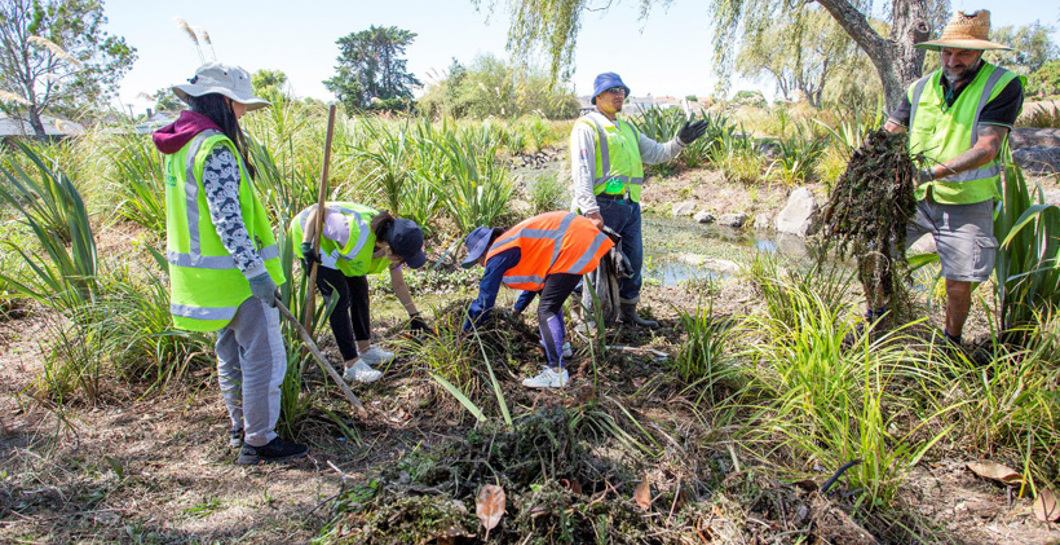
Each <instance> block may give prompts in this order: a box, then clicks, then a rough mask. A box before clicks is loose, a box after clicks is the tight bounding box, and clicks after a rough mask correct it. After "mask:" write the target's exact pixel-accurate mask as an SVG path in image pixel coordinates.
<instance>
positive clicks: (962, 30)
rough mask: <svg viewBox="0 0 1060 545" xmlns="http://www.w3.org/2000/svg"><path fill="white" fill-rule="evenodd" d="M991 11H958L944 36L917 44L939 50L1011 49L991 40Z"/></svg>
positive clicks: (947, 25) (922, 47) (943, 33)
mask: <svg viewBox="0 0 1060 545" xmlns="http://www.w3.org/2000/svg"><path fill="white" fill-rule="evenodd" d="M989 37H990V12H989V11H988V10H985V9H981V10H979V11H974V12H972V13H970V14H967V13H964V12H963V11H958V12H957V14H956V15H954V16H953V19H950V22H949V23H946V28H945V29H943V30H942V37H941V38H939V39H937V40H932V41H930V42H921V43H918V44H916V47H919V48H920V49H930V50H932V51H939V50H941V49H942V48H944V47H952V48H954V49H979V50H986V49H1003V50H1006V51H1011V50H1012V48H1011V47H1009V46H1007V45H1003V44H999V43H997V42H991V41H990V39H989Z"/></svg>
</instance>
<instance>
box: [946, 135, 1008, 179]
mask: <svg viewBox="0 0 1060 545" xmlns="http://www.w3.org/2000/svg"><path fill="white" fill-rule="evenodd" d="M977 134H978V135H979V138H978V139H977V140H976V141H975V145H974V146H972V149H970V150H968V151H966V152H964V153H962V154H960V155H958V156H956V157H954V158H953V159H950V160H949V161H946V162H945V163H942V164H941V165H935V166H933V167H931V172H932V174H934V175H935V179H936V180H937V179H939V178H945V177H947V176H952V175H954V174H959V173H961V172H965V171H969V170H973V169H977V168H979V167H981V166H983V165H985V164H987V163H989V162H990V161H993V160H994V158H995V157H997V154H998V153H1000V152H1001V144H1002V143H1003V142H1004V141H1005V136H1006V135H1008V129H1007V128H1006V127H999V126H997V125H980V127H979V130H978V132H977Z"/></svg>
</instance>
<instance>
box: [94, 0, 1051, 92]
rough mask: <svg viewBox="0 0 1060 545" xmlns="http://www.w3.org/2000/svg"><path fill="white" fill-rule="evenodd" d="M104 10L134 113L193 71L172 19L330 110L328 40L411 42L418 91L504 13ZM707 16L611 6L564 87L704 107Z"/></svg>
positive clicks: (462, 9)
mask: <svg viewBox="0 0 1060 545" xmlns="http://www.w3.org/2000/svg"><path fill="white" fill-rule="evenodd" d="M483 1H484V3H485V2H486V1H487V0H483ZM951 2H952V5H953V8H954V9H955V10H956V9H963V10H967V11H971V10H974V9H978V8H986V9H990V10H991V12H992V19H993V24H994V26H1003V25H1012V24H1027V23H1030V22H1032V21H1034V20H1036V19H1038V20H1041V21H1042V22H1043V23H1044V24H1049V25H1052V26H1053V27H1054V28H1060V23H1058V19H1060V0H1045V1H1038V2H1032V1H1031V0H1007V1H1006V0H951ZM596 3H597V4H599V5H605V4H606V1H604V0H597V2H596ZM655 3H656V4H662V2H659V1H656V2H655ZM878 3H879V2H878ZM105 6H106V7H105V9H106V13H107V16H108V18H109V20H110V21H109V24H108V26H107V29H108V31H109V32H111V33H113V34H118V35H122V36H125V38H126V40H128V42H129V43H130V44H132V45H133V46H135V47H136V48H137V49H138V52H139V56H140V58H139V60H138V61H137V62H136V64H135V65H134V67H133V69H132V71H131V72H130V73H129V74H128V75H127V76H126V78H125V80H124V81H123V83H122V87H121V90H120V101H121V103H122V104H123V105H124V104H132V105H133V106H134V108H135V109H136V110H138V111H139V110H141V109H142V108H144V107H146V106H148V102H147V101H145V100H143V99H139V98H137V95H138V94H139V93H141V92H145V93H152V92H154V91H155V90H157V89H159V88H161V87H164V86H168V85H172V84H173V83H178V82H181V81H182V80H184V79H186V78H188V77H191V75H192V74H193V73H194V70H195V68H196V67H197V66H198V65H199V64H200V61H199V56H198V54H197V53H196V49H195V46H194V45H193V44H192V43H191V41H190V40H189V39H188V38H187V36H186V35H185V34H184V33H183V32H182V31H181V30H180V29H179V28H178V27H177V25H176V23H175V22H174V18H175V17H183V18H184V19H186V20H187V21H188V22H189V23H190V24H191V25H192V26H198V27H203V28H205V29H206V30H207V31H208V32H209V33H210V36H211V38H212V39H213V42H214V49H215V50H216V53H217V58H218V59H219V60H221V61H222V62H226V63H230V64H238V65H241V66H243V67H244V68H247V69H248V70H250V71H254V70H257V69H259V68H271V69H279V70H282V71H284V72H285V73H287V75H288V77H289V79H290V82H291V85H292V88H293V90H294V92H295V94H296V95H299V96H312V97H316V98H320V99H323V100H330V99H331V98H332V97H331V95H330V93H328V91H327V90H326V89H325V88H324V86H323V84H322V83H321V82H322V81H323V80H325V79H327V78H329V77H331V75H332V74H333V71H334V65H335V57H336V56H337V55H338V47H337V46H336V45H335V40H337V39H338V38H339V37H341V36H344V35H346V34H349V33H350V32H354V31H359V30H364V29H367V28H368V27H369V26H371V25H376V26H390V25H394V26H398V27H401V28H405V29H408V30H411V31H413V32H416V33H417V34H418V36H417V38H416V40H415V42H414V43H413V44H412V46H410V47H409V48H408V50H407V56H406V58H407V59H408V67H409V69H410V70H411V71H412V72H413V73H414V74H416V76H417V77H419V78H420V80H421V81H424V82H425V83H427V82H430V81H433V80H434V79H436V78H437V77H438V75H439V74H441V73H443V72H444V70H445V68H446V67H448V66H449V65H450V63H451V59H452V58H453V57H455V58H456V59H458V60H459V61H461V62H462V63H465V64H466V63H470V62H471V61H472V60H473V58H474V57H475V56H476V55H478V54H483V53H494V54H496V55H498V56H505V55H506V52H505V49H504V46H505V43H506V41H507V29H508V13H507V12H506V11H505V10H504V8H503V5H500V6H498V8H497V9H496V11H495V12H494V13H492V14H490V13H488V9H489V6H488V4H486V5H484V6H483V9H482V10H481V11H479V10H476V8H475V6H474V5H473V4H472V3H471V1H470V0H383V1H379V0H375V1H371V2H367V1H364V0H355V1H349V2H337V1H334V0H332V1H326V0H298V1H295V2H292V1H290V0H282V1H281V0H257V1H254V2H246V1H232V0H226V1H218V0H182V1H180V2H176V1H171V0H107V1H106V4H105ZM708 6H709V1H708V0H674V1H673V2H672V3H671V5H670V6H669V8H663V7H656V8H654V9H653V10H652V11H651V13H650V14H649V16H648V18H647V19H644V20H641V19H640V18H639V15H640V2H639V0H613V1H612V2H611V8H610V9H609V10H607V11H606V12H591V13H587V14H586V15H585V17H584V20H583V24H582V29H581V32H580V34H579V38H578V46H577V50H576V58H575V63H576V72H575V74H574V77H573V78H572V80H571V81H572V83H573V84H574V87H575V90H576V91H577V92H578V93H579V94H586V93H588V92H589V91H590V89H591V86H592V79H593V77H594V76H595V75H596V74H597V73H599V72H604V71H615V72H618V73H619V74H621V75H622V78H623V79H624V80H625V82H626V83H627V84H628V85H629V86H630V87H631V88H632V89H633V93H634V94H636V95H644V94H648V93H651V94H653V95H656V96H662V95H677V96H684V95H688V94H697V95H709V94H710V93H712V92H713V89H714V86H715V79H714V74H713V65H712V59H711V54H712V49H713V48H712V45H711V36H712V32H711V24H710V14H709V12H708ZM1053 41H1054V42H1057V43H1060V32H1055V31H1054V32H1053ZM208 54H209V53H207V55H208ZM754 87H760V88H762V89H763V90H764V91H766V92H767V93H770V94H771V92H772V87H773V84H772V83H771V82H769V81H762V82H748V81H738V82H736V83H735V85H734V89H740V88H754Z"/></svg>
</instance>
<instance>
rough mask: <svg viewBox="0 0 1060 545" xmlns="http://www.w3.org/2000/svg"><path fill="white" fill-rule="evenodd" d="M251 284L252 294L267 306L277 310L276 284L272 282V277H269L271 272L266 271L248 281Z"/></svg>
mask: <svg viewBox="0 0 1060 545" xmlns="http://www.w3.org/2000/svg"><path fill="white" fill-rule="evenodd" d="M247 282H250V293H251V294H252V295H254V297H257V298H258V299H261V300H262V301H265V304H266V305H269V306H270V307H273V308H275V307H276V299H277V293H278V291H277V289H276V282H273V281H272V276H269V271H265V272H263V273H261V274H259V275H257V276H254V277H251V278H248V279H247Z"/></svg>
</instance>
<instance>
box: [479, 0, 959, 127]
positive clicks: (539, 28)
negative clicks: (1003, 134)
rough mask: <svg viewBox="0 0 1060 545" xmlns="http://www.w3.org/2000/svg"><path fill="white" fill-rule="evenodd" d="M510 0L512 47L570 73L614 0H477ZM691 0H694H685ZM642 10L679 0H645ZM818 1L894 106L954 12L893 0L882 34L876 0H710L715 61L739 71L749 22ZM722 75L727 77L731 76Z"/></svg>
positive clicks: (788, 14) (780, 17)
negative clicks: (590, 22)
mask: <svg viewBox="0 0 1060 545" xmlns="http://www.w3.org/2000/svg"><path fill="white" fill-rule="evenodd" d="M472 1H474V2H476V3H481V2H483V1H489V2H490V3H491V4H492V3H495V2H499V1H503V2H506V3H507V4H508V6H509V7H510V8H511V24H510V26H509V29H508V49H509V50H510V51H512V53H513V54H515V55H516V56H517V57H520V58H524V59H529V58H530V57H531V56H532V55H533V53H534V52H535V51H536V50H538V49H539V48H540V49H544V50H545V51H546V53H548V54H549V55H550V56H551V59H552V60H551V68H552V74H553V76H554V77H564V78H567V77H569V76H570V73H571V70H572V68H573V66H572V61H573V58H574V47H575V45H576V42H577V37H578V31H579V30H580V28H581V16H582V15H583V14H584V13H585V12H586V11H605V10H607V9H608V8H609V7H610V5H611V0H600V2H601V4H602V5H600V6H597V5H595V4H594V3H593V2H592V1H591V0H472ZM685 1H689V0H685ZM640 2H641V15H642V17H647V16H648V15H649V14H650V11H651V9H652V8H653V7H655V6H660V5H661V6H664V7H665V6H668V5H670V4H672V3H673V0H640ZM814 2H816V3H817V4H819V5H820V6H821V7H823V8H824V9H825V10H826V11H827V12H828V13H829V15H831V16H832V18H833V19H835V21H836V22H837V23H838V24H839V26H840V27H842V29H843V31H844V32H846V33H847V35H849V36H850V38H852V39H853V40H854V42H856V43H857V44H858V47H860V48H861V50H862V51H863V52H864V53H865V55H867V56H868V57H869V59H870V60H871V61H872V64H873V65H874V66H875V68H876V73H877V75H878V76H879V78H880V83H881V84H882V86H883V92H884V96H885V98H886V101H887V106H888V108H894V107H895V106H897V105H898V103H899V101H900V100H901V97H902V95H903V93H904V92H905V89H906V87H907V86H908V85H909V84H911V83H912V82H913V81H916V79H917V78H919V77H920V75H921V65H922V64H923V61H924V51H923V50H920V49H916V48H915V47H913V46H914V44H916V43H918V42H922V41H925V40H926V39H927V38H928V36H929V35H930V33H931V31H932V30H933V29H934V28H936V27H937V26H938V23H939V21H940V20H941V19H944V18H945V17H946V16H948V14H949V0H890V4H889V5H888V6H887V10H886V14H885V15H886V18H887V20H888V22H889V23H890V26H889V29H888V32H886V34H881V33H880V32H877V31H876V29H874V28H873V26H872V25H871V24H870V22H869V14H870V12H871V10H872V7H873V5H872V2H871V0H706V5H707V6H709V8H710V10H711V13H712V14H713V18H714V27H715V28H714V55H715V65H716V66H717V67H718V70H719V72H720V73H721V74H722V75H723V76H727V75H728V74H731V73H732V70H733V61H734V52H735V51H736V50H737V48H736V47H734V46H735V45H737V43H738V42H739V41H740V39H742V37H743V36H744V35H745V33H746V32H747V31H748V29H755V28H769V27H770V26H772V25H776V24H779V23H782V22H784V21H788V20H790V19H791V18H792V16H793V13H794V12H796V11H798V10H801V9H805V7H806V5H807V4H812V3H814ZM722 81H723V82H724V81H726V78H725V77H723V78H722Z"/></svg>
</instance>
